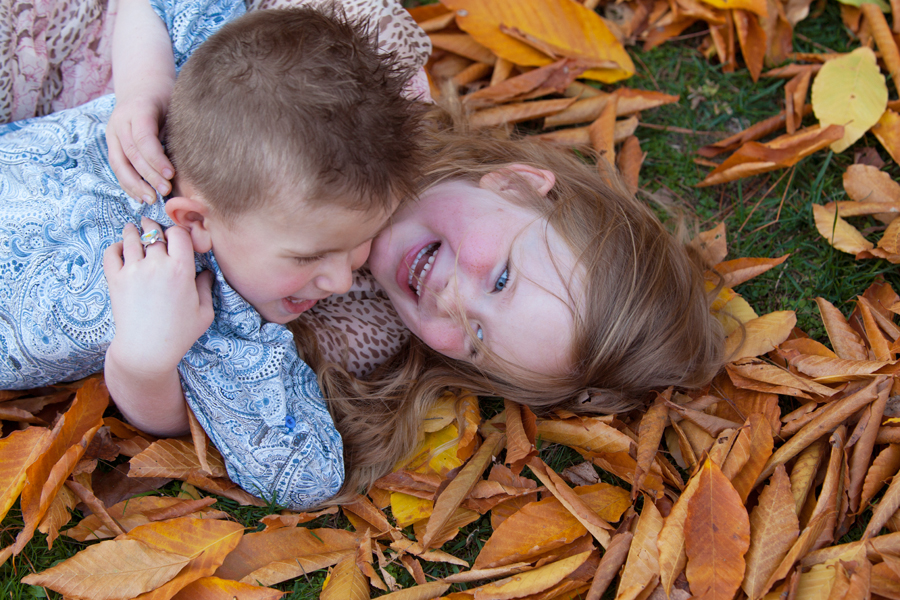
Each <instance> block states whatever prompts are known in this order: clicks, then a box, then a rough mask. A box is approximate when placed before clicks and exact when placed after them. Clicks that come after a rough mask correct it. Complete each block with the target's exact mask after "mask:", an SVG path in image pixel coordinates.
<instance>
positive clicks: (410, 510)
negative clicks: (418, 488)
mask: <svg viewBox="0 0 900 600" xmlns="http://www.w3.org/2000/svg"><path fill="white" fill-rule="evenodd" d="M433 510H434V502H432V501H431V500H426V499H425V498H416V497H415V496H410V495H409V494H404V493H402V492H394V493H392V494H391V513H392V514H393V515H394V519H396V520H397V526H398V527H400V528H403V527H407V526H409V525H412V524H413V523H417V522H418V521H421V520H423V519H427V518H428V517H430V516H431V512H432V511H433Z"/></svg>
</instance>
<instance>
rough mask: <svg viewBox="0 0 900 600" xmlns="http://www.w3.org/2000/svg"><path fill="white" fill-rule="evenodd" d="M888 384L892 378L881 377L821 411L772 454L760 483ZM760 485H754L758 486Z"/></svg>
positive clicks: (757, 483)
mask: <svg viewBox="0 0 900 600" xmlns="http://www.w3.org/2000/svg"><path fill="white" fill-rule="evenodd" d="M884 385H890V381H889V379H887V378H885V377H884V376H878V377H876V378H875V379H874V380H873V381H872V382H871V383H869V384H868V385H867V386H866V387H864V388H863V389H861V390H859V391H857V392H855V393H853V394H851V395H850V396H847V397H846V398H842V399H841V400H838V401H835V402H833V403H832V404H831V405H830V407H829V410H827V411H825V412H823V413H821V414H820V415H818V416H817V417H816V418H815V419H813V420H812V421H810V422H809V423H807V424H806V425H805V426H804V427H803V429H801V430H800V431H798V432H797V433H796V434H795V435H794V437H792V438H791V439H790V440H788V441H787V442H786V443H785V444H783V445H782V446H781V447H780V448H778V449H777V450H776V451H775V453H774V454H772V456H771V458H769V460H768V461H767V462H766V466H765V468H764V469H763V471H762V473H760V476H759V478H757V480H756V485H759V484H760V483H762V482H763V480H765V479H766V478H767V477H769V476H770V475H771V474H772V473H773V472H774V471H775V467H777V466H778V465H783V464H784V463H786V462H787V461H789V460H790V459H792V458H793V457H795V456H796V455H797V454H799V453H800V451H801V450H803V449H804V448H806V446H808V445H809V444H811V443H812V442H813V441H814V440H817V439H819V438H820V437H822V435H824V434H826V433H830V432H831V431H834V429H836V428H837V427H838V425H840V424H841V423H843V422H844V421H845V420H846V419H847V418H849V417H850V415H852V414H853V413H855V412H856V411H857V410H859V409H860V408H862V407H863V406H865V405H866V404H868V403H870V402H872V401H873V400H875V398H876V397H877V396H878V389H879V388H880V387H882V386H884ZM756 485H754V487H756Z"/></svg>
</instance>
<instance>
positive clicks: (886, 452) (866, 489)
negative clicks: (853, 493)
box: [860, 444, 900, 507]
mask: <svg viewBox="0 0 900 600" xmlns="http://www.w3.org/2000/svg"><path fill="white" fill-rule="evenodd" d="M897 472H900V444H889V445H888V446H887V447H885V448H884V449H882V451H881V452H879V453H878V456H876V457H875V460H873V461H872V466H870V467H869V470H868V472H866V479H865V483H864V484H863V490H862V497H861V498H860V506H861V507H865V506H866V505H868V503H869V500H871V499H872V498H873V497H874V496H875V494H877V493H878V492H879V491H880V490H881V488H882V487H883V486H884V484H885V483H886V482H887V480H888V479H890V478H891V477H893V476H894V475H895V474H896V473H897Z"/></svg>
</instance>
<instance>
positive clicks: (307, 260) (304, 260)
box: [293, 254, 323, 265]
mask: <svg viewBox="0 0 900 600" xmlns="http://www.w3.org/2000/svg"><path fill="white" fill-rule="evenodd" d="M293 258H294V260H295V261H296V262H297V264H299V265H310V264H312V263H314V262H316V261H319V260H322V258H323V257H322V255H321V254H320V255H317V256H295V257H293Z"/></svg>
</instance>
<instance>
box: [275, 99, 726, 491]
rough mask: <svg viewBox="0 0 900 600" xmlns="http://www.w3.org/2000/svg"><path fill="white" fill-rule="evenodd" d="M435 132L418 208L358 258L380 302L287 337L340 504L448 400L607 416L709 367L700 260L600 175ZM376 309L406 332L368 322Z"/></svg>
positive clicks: (377, 315) (484, 134)
mask: <svg viewBox="0 0 900 600" xmlns="http://www.w3.org/2000/svg"><path fill="white" fill-rule="evenodd" d="M433 124H434V125H435V126H434V128H433V130H432V132H431V135H430V137H429V139H428V142H427V150H428V154H429V155H430V157H431V161H430V163H429V164H428V165H427V166H426V173H425V176H424V178H423V184H422V189H423V191H422V192H421V193H420V195H419V200H418V202H413V203H410V204H408V205H407V206H406V207H404V208H402V209H401V210H400V211H398V213H396V214H395V216H394V218H393V219H392V221H391V225H390V226H389V227H388V228H387V229H385V230H384V231H383V232H382V233H381V234H379V236H378V237H377V238H376V239H375V242H374V243H373V245H372V252H371V254H370V256H369V263H368V264H369V267H370V269H371V271H372V274H373V275H374V277H375V279H376V280H377V283H378V284H381V286H382V288H383V290H385V291H384V292H379V291H378V290H377V288H376V287H375V286H374V285H371V284H370V286H369V287H368V289H366V288H365V287H364V285H359V286H358V287H357V290H356V291H355V292H350V293H349V294H347V295H344V296H337V297H332V298H330V299H328V300H325V301H323V302H320V304H319V305H318V306H316V307H315V308H313V309H312V310H311V311H309V312H307V313H305V314H304V315H302V316H301V318H300V319H299V320H298V321H295V322H293V323H291V324H290V325H289V327H291V328H292V329H293V330H294V331H295V334H296V335H295V340H296V341H297V343H298V345H300V346H301V348H302V350H303V353H304V355H305V360H306V361H307V362H308V363H310V364H311V366H312V367H313V369H314V370H315V371H316V372H317V373H318V374H319V379H320V385H322V387H323V389H324V391H325V396H326V398H328V402H329V405H330V408H331V411H332V413H333V414H334V416H335V423H336V425H337V428H338V431H340V432H341V436H342V438H343V441H344V456H345V460H346V465H345V467H346V479H345V483H344V487H343V488H342V496H346V495H349V494H353V493H356V492H357V491H358V490H360V489H365V488H366V487H367V486H368V485H369V484H371V483H372V482H373V481H374V480H375V479H377V478H378V477H380V476H382V475H384V474H386V473H387V472H388V471H389V469H390V468H391V467H392V465H393V464H395V462H396V461H397V460H398V459H400V458H401V457H403V456H404V455H405V454H406V453H408V452H409V451H411V450H412V449H413V447H414V445H415V443H416V439H417V434H418V427H419V424H420V423H421V418H422V416H423V415H424V412H425V411H427V409H428V407H429V406H430V405H431V403H432V402H433V401H434V400H435V399H436V398H437V397H439V396H440V394H441V393H442V392H443V391H444V390H445V389H446V388H447V387H455V388H463V389H467V390H469V391H472V392H475V393H477V394H480V395H488V396H500V397H504V398H508V399H510V400H515V401H517V402H520V403H522V404H526V405H528V406H529V407H531V408H532V409H534V410H535V411H536V412H538V413H548V412H550V411H553V410H557V409H565V410H570V411H573V412H576V413H614V412H620V411H624V410H628V409H631V408H635V407H640V406H642V405H644V404H645V403H646V402H647V400H648V396H649V395H650V393H651V392H652V391H653V390H658V389H663V388H665V387H668V386H678V387H699V386H702V385H704V384H706V383H707V382H708V381H709V380H710V379H712V377H713V376H714V375H715V373H716V372H717V371H718V369H719V367H720V366H721V364H722V359H723V357H722V339H723V338H722V334H721V331H720V329H719V327H718V324H717V323H716V322H715V320H714V319H712V318H711V316H710V314H709V301H708V296H707V293H706V291H705V287H704V283H703V277H702V273H703V268H704V265H702V261H701V259H700V258H699V257H698V256H696V255H695V254H694V253H692V252H691V251H690V249H689V247H688V246H686V245H684V244H683V243H681V242H680V241H679V240H677V239H676V237H675V236H673V235H672V234H670V233H669V232H668V231H667V230H666V229H665V227H664V226H663V225H662V224H661V223H660V221H659V220H658V219H657V218H656V217H655V215H654V214H653V212H652V211H651V210H650V209H649V208H648V207H647V206H646V205H645V204H643V203H642V202H640V201H638V200H636V199H635V198H634V196H632V195H631V194H629V193H628V192H627V191H626V190H625V188H624V186H623V185H622V184H621V183H620V181H619V180H618V178H617V177H616V176H615V175H614V174H612V173H610V172H608V171H601V170H598V169H597V168H596V167H594V166H591V165H588V164H585V163H583V162H581V161H580V160H579V159H577V158H576V157H575V156H574V155H572V154H571V153H569V152H566V151H562V150H560V149H558V148H554V147H552V146H548V145H546V144H542V143H535V142H529V141H526V140H521V139H518V140H516V139H509V138H506V137H502V136H500V135H499V134H498V132H496V131H483V130H482V131H471V130H467V129H466V128H465V125H464V122H458V123H457V124H456V125H453V124H451V123H450V118H449V117H448V116H447V114H446V113H444V114H441V113H439V112H438V116H437V117H436V118H435V119H434V120H433ZM423 261H424V262H423ZM425 265H430V266H429V267H428V268H426V267H425ZM386 298H389V299H390V301H391V302H392V303H393V307H394V309H396V311H397V313H399V317H400V321H399V323H402V325H405V326H406V327H408V329H409V330H410V331H411V333H412V334H413V335H406V336H403V337H402V338H400V339H398V337H396V336H395V332H396V331H401V328H400V327H399V326H398V325H397V324H396V323H397V322H394V321H391V320H390V318H389V316H390V314H391V313H390V312H389V311H387V310H382V311H381V312H377V311H376V309H375V307H377V306H379V304H381V305H382V306H383V303H384V302H385V299H386ZM366 323H368V325H369V328H368V329H365V327H364V326H365V324H366ZM378 327H382V328H386V330H387V331H389V333H388V335H384V334H382V335H381V336H379V335H378V333H377V329H378ZM363 340H365V341H364V342H363ZM348 349H349V350H348ZM385 355H390V358H389V359H387V360H384V359H383V358H382V359H381V360H379V357H383V356H385ZM373 367H374V372H372V373H371V374H369V373H368V372H367V371H368V370H369V369H372V368H373ZM354 373H355V375H354ZM360 375H361V376H362V378H361V377H358V376H360ZM339 499H340V497H339V498H338V500H339Z"/></svg>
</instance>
